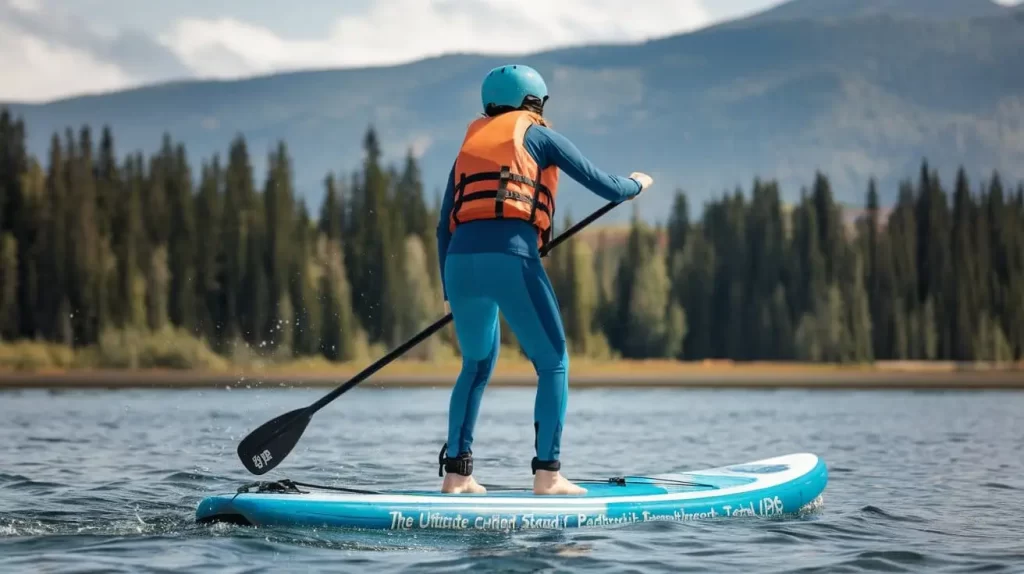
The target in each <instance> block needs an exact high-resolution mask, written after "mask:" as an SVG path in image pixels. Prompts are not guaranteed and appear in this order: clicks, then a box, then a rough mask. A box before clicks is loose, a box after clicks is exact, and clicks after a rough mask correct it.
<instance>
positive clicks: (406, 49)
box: [160, 0, 710, 78]
mask: <svg viewBox="0 0 1024 574" xmlns="http://www.w3.org/2000/svg"><path fill="white" fill-rule="evenodd" d="M396 15H401V16H400V17H396ZM709 21H710V16H709V14H708V12H707V11H706V10H705V9H704V7H703V6H702V4H701V2H699V1H698V0H673V1H669V2H666V1H664V0H632V1H631V2H622V1H621V0H560V1H559V2H550V0H390V1H388V2H374V3H372V5H371V6H370V7H369V8H368V9H367V10H366V11H365V12H363V13H361V14H354V15H346V16H343V17H340V18H338V19H337V20H336V21H335V22H334V24H333V26H332V27H331V32H330V34H329V35H328V36H327V37H324V38H317V39H289V38H283V37H281V36H279V35H278V34H276V33H275V32H274V31H273V30H271V29H270V28H268V27H266V26H262V25H258V24H253V23H248V22H243V21H239V20H237V19H232V18H220V19H195V18H190V19H183V20H179V21H178V22H177V23H175V25H174V26H172V27H171V29H170V30H168V31H167V32H166V33H164V34H162V35H161V36H160V42H161V44H163V46H165V47H166V48H167V49H168V50H170V51H173V52H174V53H175V54H176V55H177V57H178V58H180V59H181V61H183V62H185V64H186V65H187V66H188V67H189V68H191V69H192V70H193V71H194V72H196V73H197V74H199V75H201V76H205V77H220V78H227V77H241V76H247V75H252V74H254V73H268V72H274V71H279V70H285V69H295V68H311V67H313V68H315V67H329V66H363V65H387V64H396V63H402V62H407V61H411V60H415V59H418V58H422V57H429V56H436V55H440V54H445V53H452V52H481V53H524V52H533V51H540V50H544V49H549V48H555V47H562V46H568V45H575V44H582V43H587V42H629V41H637V40H642V39H646V38H649V37H652V36H659V35H666V34H670V33H675V32H682V31H686V30H691V29H693V28H697V27H700V26H702V25H705V24H707V23H708V22H709Z"/></svg>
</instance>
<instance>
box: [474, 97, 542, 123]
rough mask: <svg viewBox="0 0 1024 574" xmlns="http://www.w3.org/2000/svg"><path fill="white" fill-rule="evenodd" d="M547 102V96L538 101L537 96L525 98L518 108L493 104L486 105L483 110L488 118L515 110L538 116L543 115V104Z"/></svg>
mask: <svg viewBox="0 0 1024 574" xmlns="http://www.w3.org/2000/svg"><path fill="white" fill-rule="evenodd" d="M547 101H548V98H547V96H545V97H544V99H543V100H542V99H540V98H538V97H537V96H526V97H525V98H523V103H522V104H520V106H519V107H518V108H513V107H512V106H497V105H494V104H487V108H485V109H484V113H485V114H486V115H487V116H489V117H492V118H493V117H494V116H499V115H501V114H505V113H508V112H514V111H517V110H526V111H530V112H533V113H535V114H537V115H539V116H543V115H544V104H546V103H547Z"/></svg>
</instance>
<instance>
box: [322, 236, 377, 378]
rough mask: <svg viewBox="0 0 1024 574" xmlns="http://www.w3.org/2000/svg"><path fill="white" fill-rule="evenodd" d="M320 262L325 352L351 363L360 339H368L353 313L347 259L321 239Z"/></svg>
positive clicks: (325, 354)
mask: <svg viewBox="0 0 1024 574" xmlns="http://www.w3.org/2000/svg"><path fill="white" fill-rule="evenodd" d="M318 249H319V252H320V261H321V265H322V267H323V269H324V274H323V276H322V278H321V295H320V297H321V299H322V301H323V303H324V306H323V312H322V317H323V329H324V330H323V336H322V337H321V340H322V341H323V353H324V356H325V357H327V359H329V360H331V361H350V360H352V359H354V358H356V356H357V355H358V354H359V348H360V346H361V345H360V340H361V339H364V338H365V335H364V334H363V333H362V331H361V329H360V328H359V325H358V322H357V321H356V316H355V314H353V313H352V309H351V307H350V301H351V300H352V296H351V293H350V292H349V284H348V278H347V276H346V273H345V259H344V254H343V253H342V250H341V249H340V247H339V246H338V245H337V244H336V243H334V242H331V241H327V240H326V238H324V237H321V240H320V243H319V248H318Z"/></svg>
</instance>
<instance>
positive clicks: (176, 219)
mask: <svg viewBox="0 0 1024 574" xmlns="http://www.w3.org/2000/svg"><path fill="white" fill-rule="evenodd" d="M167 145H170V144H169V143H168V144H167ZM166 161H167V164H166V169H167V171H166V172H165V175H166V179H165V190H166V193H167V203H168V207H169V211H170V214H171V222H170V226H169V236H168V266H169V268H170V273H171V277H170V279H171V285H170V293H169V297H170V308H169V309H168V313H169V316H170V319H171V322H172V323H174V325H175V326H178V327H181V328H182V329H185V330H186V331H188V332H190V333H196V334H198V329H196V313H197V311H198V307H199V305H198V300H197V298H196V267H195V256H196V243H197V242H196V218H195V198H194V196H193V193H192V173H191V170H190V169H189V166H188V159H187V157H186V154H185V147H184V146H183V145H181V144H178V145H177V146H175V147H174V152H173V159H172V157H168V158H166Z"/></svg>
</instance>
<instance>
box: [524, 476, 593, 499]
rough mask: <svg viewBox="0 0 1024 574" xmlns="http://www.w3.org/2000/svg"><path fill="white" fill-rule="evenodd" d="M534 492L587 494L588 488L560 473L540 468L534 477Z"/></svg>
mask: <svg viewBox="0 0 1024 574" xmlns="http://www.w3.org/2000/svg"><path fill="white" fill-rule="evenodd" d="M533 493H534V494H586V493H587V489H585V488H583V487H580V486H576V485H575V484H573V483H571V482H569V481H568V480H567V479H566V478H565V477H564V476H562V475H561V474H560V473H558V472H557V471H556V472H552V471H550V470H538V471H537V475H536V476H534V478H533Z"/></svg>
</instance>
